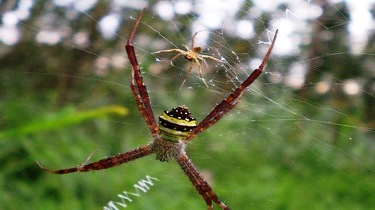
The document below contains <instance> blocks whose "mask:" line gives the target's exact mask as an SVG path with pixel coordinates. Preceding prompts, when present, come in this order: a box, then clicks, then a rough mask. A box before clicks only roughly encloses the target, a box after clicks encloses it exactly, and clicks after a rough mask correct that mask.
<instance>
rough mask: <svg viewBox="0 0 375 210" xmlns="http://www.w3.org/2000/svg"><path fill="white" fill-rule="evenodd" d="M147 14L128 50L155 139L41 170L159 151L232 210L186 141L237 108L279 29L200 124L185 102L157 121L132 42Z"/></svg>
mask: <svg viewBox="0 0 375 210" xmlns="http://www.w3.org/2000/svg"><path fill="white" fill-rule="evenodd" d="M143 13H144V10H142V12H141V13H140V15H139V17H138V18H137V20H136V22H135V25H134V27H133V29H132V32H131V34H130V36H129V39H128V40H127V43H126V46H125V49H126V52H127V55H128V58H129V61H130V63H131V65H132V71H131V80H130V88H131V90H132V92H133V94H134V96H135V99H136V102H137V106H138V109H139V111H140V113H141V115H142V117H143V119H144V120H145V121H146V124H147V125H148V128H149V130H150V132H151V135H152V138H153V140H152V141H151V143H149V144H147V145H145V146H141V147H139V148H136V149H133V150H130V151H128V152H124V153H121V154H118V155H115V156H112V157H107V158H104V159H102V160H99V161H97V162H93V163H89V164H86V162H87V161H86V162H85V163H84V164H82V165H81V166H78V167H72V168H66V169H60V170H51V169H48V168H46V167H44V166H42V165H41V164H40V163H38V162H37V164H38V166H39V167H40V168H41V169H43V170H45V171H47V172H50V173H54V174H68V173H73V172H86V171H93V170H102V169H107V168H111V167H114V166H117V165H120V164H123V163H127V162H129V161H132V160H136V159H138V158H141V157H144V156H148V155H151V154H153V153H155V154H156V159H157V160H159V161H161V162H164V161H168V160H170V159H175V160H176V161H177V163H178V164H179V165H180V167H181V169H182V170H183V171H184V172H185V174H186V175H187V177H188V178H189V179H190V181H191V182H192V184H193V185H194V187H195V188H196V190H197V191H198V193H199V194H200V195H201V196H202V198H203V199H204V201H205V202H206V205H207V209H209V210H212V209H213V202H214V203H216V204H217V205H218V206H219V207H220V208H221V209H224V210H228V209H229V207H228V206H227V205H225V204H224V203H223V202H222V201H221V200H220V199H219V197H218V196H217V195H216V193H214V192H213V190H212V188H211V187H210V185H209V184H208V183H207V182H206V181H205V180H204V178H203V177H202V176H201V174H200V173H199V172H198V170H197V168H196V167H195V166H194V164H193V163H192V161H191V160H190V158H189V157H188V155H187V154H186V144H187V143H189V142H190V141H191V140H192V139H193V138H194V137H196V136H197V135H198V134H200V133H201V132H203V131H205V130H206V129H207V128H209V127H210V126H212V125H214V124H215V123H216V122H218V121H219V120H220V119H221V118H222V117H223V116H224V115H225V114H226V113H227V112H228V111H230V110H231V109H233V107H234V106H235V105H236V104H237V102H238V101H239V99H240V98H241V97H242V96H243V94H244V93H245V92H246V91H247V90H248V86H249V85H250V84H251V83H253V82H254V80H255V79H256V78H257V77H258V76H259V75H260V74H261V73H262V70H263V68H264V66H265V65H266V62H267V60H268V58H269V56H270V54H271V51H272V48H273V46H274V43H275V40H276V37H277V32H278V31H276V33H275V36H274V38H273V41H272V43H271V46H270V47H269V49H268V52H267V54H266V55H265V57H264V59H263V61H262V63H261V65H260V66H259V67H258V69H255V70H254V72H253V73H252V74H251V75H250V76H249V77H248V78H247V79H246V80H245V81H244V82H243V83H242V84H241V85H240V86H238V87H237V88H236V89H235V90H234V91H233V92H232V93H231V94H230V95H229V96H228V97H227V98H226V99H224V100H223V101H221V103H219V104H218V105H217V106H216V107H215V108H214V109H213V110H212V111H211V112H210V113H209V114H208V115H207V116H206V117H205V118H204V119H203V120H202V121H201V122H200V123H198V124H196V119H195V118H193V117H192V116H191V113H190V112H189V110H188V107H186V106H185V105H182V106H178V107H176V108H173V109H171V110H170V111H164V112H163V113H162V114H161V115H160V117H159V122H158V123H157V122H156V119H155V118H154V113H153V110H152V108H151V104H150V98H149V96H148V91H147V87H146V86H145V84H144V83H143V78H142V76H141V70H140V67H139V64H138V61H137V57H136V54H135V51H134V46H133V44H132V40H133V37H134V34H135V31H136V29H137V27H138V24H139V21H140V19H141V17H142V15H143Z"/></svg>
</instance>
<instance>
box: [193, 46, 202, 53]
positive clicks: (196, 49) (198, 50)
mask: <svg viewBox="0 0 375 210" xmlns="http://www.w3.org/2000/svg"><path fill="white" fill-rule="evenodd" d="M193 52H195V53H196V54H199V53H201V52H202V48H201V47H194V48H193Z"/></svg>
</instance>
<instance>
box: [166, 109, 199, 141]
mask: <svg viewBox="0 0 375 210" xmlns="http://www.w3.org/2000/svg"><path fill="white" fill-rule="evenodd" d="M190 114H191V113H190V112H189V109H188V108H187V107H186V106H185V105H182V106H178V107H176V108H173V109H171V110H170V111H164V112H163V113H162V114H161V115H160V117H159V128H160V135H161V137H162V138H163V139H164V140H168V141H173V142H178V141H180V140H181V139H183V138H184V137H185V136H187V135H189V133H190V132H191V131H192V130H193V129H194V128H195V127H196V120H195V118H194V117H191V116H190Z"/></svg>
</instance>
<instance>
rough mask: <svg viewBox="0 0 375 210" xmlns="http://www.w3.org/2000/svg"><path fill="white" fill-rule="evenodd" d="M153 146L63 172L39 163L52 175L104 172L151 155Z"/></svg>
mask: <svg viewBox="0 0 375 210" xmlns="http://www.w3.org/2000/svg"><path fill="white" fill-rule="evenodd" d="M151 153H152V152H151V146H150V145H146V146H143V147H140V148H137V149H133V150H131V151H129V152H125V153H122V154H118V155H115V156H112V157H107V158H105V159H102V160H99V161H97V162H94V163H90V164H86V165H82V166H78V167H74V168H67V169H61V170H51V169H48V168H45V167H44V166H42V165H41V164H40V163H38V162H37V164H38V166H39V168H41V169H43V170H45V171H48V172H50V173H54V174H69V173H73V172H85V171H93V170H102V169H106V168H111V167H113V166H116V165H120V164H123V163H126V162H129V161H132V160H136V159H138V158H141V157H144V156H147V155H149V154H151Z"/></svg>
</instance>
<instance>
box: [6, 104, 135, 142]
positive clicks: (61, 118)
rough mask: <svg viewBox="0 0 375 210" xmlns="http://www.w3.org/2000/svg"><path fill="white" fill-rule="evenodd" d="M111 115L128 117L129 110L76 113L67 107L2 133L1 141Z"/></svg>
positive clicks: (102, 108)
mask: <svg viewBox="0 0 375 210" xmlns="http://www.w3.org/2000/svg"><path fill="white" fill-rule="evenodd" d="M110 114H116V115H121V116H126V115H127V114H128V109H127V108H126V107H123V106H118V105H112V106H105V107H100V108H96V109H92V110H84V111H81V110H80V111H76V110H75V109H74V108H72V107H67V108H64V109H62V110H61V111H59V112H57V113H54V114H52V115H46V116H41V117H39V118H42V119H41V120H36V121H33V122H31V123H29V124H26V125H22V126H20V127H16V128H11V129H7V130H4V131H0V140H1V139H5V138H7V137H11V136H22V135H27V134H32V133H35V132H40V131H44V130H52V129H59V128H61V127H65V126H70V125H74V124H77V123H81V122H83V121H85V120H90V119H95V118H100V117H105V116H108V115H110Z"/></svg>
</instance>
